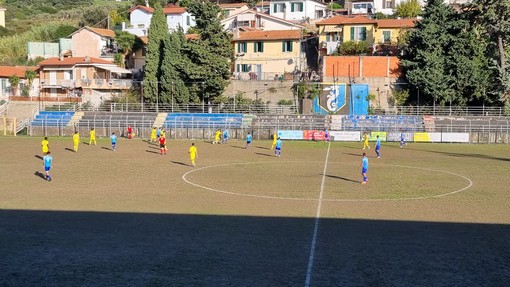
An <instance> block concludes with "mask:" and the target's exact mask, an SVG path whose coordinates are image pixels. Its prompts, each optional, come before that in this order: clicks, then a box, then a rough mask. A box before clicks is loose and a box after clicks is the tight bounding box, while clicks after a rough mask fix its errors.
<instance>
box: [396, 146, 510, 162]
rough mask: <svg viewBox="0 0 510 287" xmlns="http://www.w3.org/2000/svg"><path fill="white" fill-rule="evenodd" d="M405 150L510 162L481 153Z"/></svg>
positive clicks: (505, 158) (509, 159)
mask: <svg viewBox="0 0 510 287" xmlns="http://www.w3.org/2000/svg"><path fill="white" fill-rule="evenodd" d="M403 149H409V150H414V151H421V152H431V153H436V154H443V155H447V156H451V157H472V158H480V159H489V160H499V161H510V158H507V157H497V156H492V155H486V154H479V153H455V152H446V151H437V150H422V149H415V148H409V147H404V148H403Z"/></svg>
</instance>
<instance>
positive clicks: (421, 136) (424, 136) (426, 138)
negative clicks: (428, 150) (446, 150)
mask: <svg viewBox="0 0 510 287" xmlns="http://www.w3.org/2000/svg"><path fill="white" fill-rule="evenodd" d="M414 141H415V142H425V143H431V142H432V143H435V142H441V133H414Z"/></svg>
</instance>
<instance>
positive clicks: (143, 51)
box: [142, 47, 147, 57]
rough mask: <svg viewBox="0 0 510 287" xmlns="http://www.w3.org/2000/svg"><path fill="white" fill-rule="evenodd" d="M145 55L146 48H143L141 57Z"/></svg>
mask: <svg viewBox="0 0 510 287" xmlns="http://www.w3.org/2000/svg"><path fill="white" fill-rule="evenodd" d="M145 55H147V48H146V47H143V48H142V56H143V57H145Z"/></svg>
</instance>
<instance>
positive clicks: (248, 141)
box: [244, 133, 252, 149]
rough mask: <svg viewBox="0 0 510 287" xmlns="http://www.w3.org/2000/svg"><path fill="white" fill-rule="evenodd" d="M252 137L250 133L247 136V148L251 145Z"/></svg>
mask: <svg viewBox="0 0 510 287" xmlns="http://www.w3.org/2000/svg"><path fill="white" fill-rule="evenodd" d="M251 139H252V136H251V134H250V133H248V135H247V136H246V146H245V147H244V148H245V149H246V148H249V147H250V145H251Z"/></svg>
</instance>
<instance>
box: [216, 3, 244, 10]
mask: <svg viewBox="0 0 510 287" xmlns="http://www.w3.org/2000/svg"><path fill="white" fill-rule="evenodd" d="M219 6H220V8H221V9H225V8H241V7H243V6H247V5H246V3H230V4H220V5H219Z"/></svg>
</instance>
